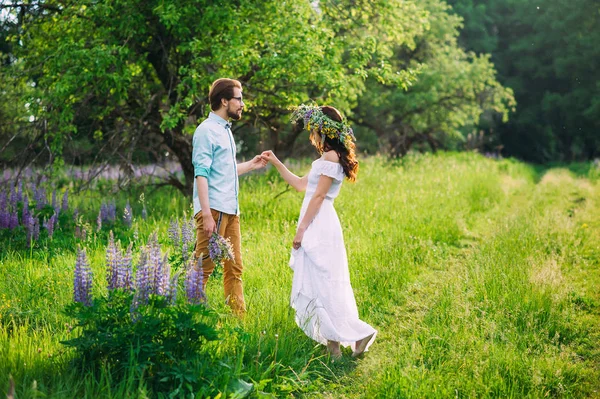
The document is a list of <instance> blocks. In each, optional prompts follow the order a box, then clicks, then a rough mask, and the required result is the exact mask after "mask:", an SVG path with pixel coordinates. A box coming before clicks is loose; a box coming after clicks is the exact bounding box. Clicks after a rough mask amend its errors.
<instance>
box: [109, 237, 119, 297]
mask: <svg viewBox="0 0 600 399" xmlns="http://www.w3.org/2000/svg"><path fill="white" fill-rule="evenodd" d="M120 261H121V251H120V250H119V248H118V247H117V245H116V244H115V236H114V234H113V232H112V230H111V231H110V233H109V235H108V245H107V246H106V284H107V287H108V289H109V290H112V289H115V288H118V286H119V264H120Z"/></svg>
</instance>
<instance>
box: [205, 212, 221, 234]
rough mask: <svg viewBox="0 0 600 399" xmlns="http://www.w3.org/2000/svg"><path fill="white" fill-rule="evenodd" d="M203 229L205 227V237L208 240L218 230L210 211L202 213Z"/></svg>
mask: <svg viewBox="0 0 600 399" xmlns="http://www.w3.org/2000/svg"><path fill="white" fill-rule="evenodd" d="M202 227H204V235H205V236H206V238H210V236H211V235H212V234H213V233H214V232H215V231H216V230H217V223H216V222H215V219H213V217H212V214H211V213H210V211H208V212H202Z"/></svg>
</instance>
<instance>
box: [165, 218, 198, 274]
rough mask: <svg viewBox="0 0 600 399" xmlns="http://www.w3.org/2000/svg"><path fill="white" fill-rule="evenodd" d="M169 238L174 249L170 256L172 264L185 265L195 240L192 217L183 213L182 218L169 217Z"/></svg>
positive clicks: (190, 255)
mask: <svg viewBox="0 0 600 399" xmlns="http://www.w3.org/2000/svg"><path fill="white" fill-rule="evenodd" d="M168 232H169V238H170V239H171V243H172V244H173V246H174V247H175V249H176V252H175V254H173V255H172V256H171V258H170V260H171V262H173V264H174V265H176V266H179V265H185V264H186V263H187V262H188V261H189V260H190V258H191V257H192V250H193V248H194V242H195V241H196V235H195V226H194V219H191V218H188V217H187V216H186V215H185V214H184V216H183V218H182V219H171V222H170V223H169V229H168Z"/></svg>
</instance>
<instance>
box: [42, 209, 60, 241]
mask: <svg viewBox="0 0 600 399" xmlns="http://www.w3.org/2000/svg"><path fill="white" fill-rule="evenodd" d="M56 222H57V217H56V213H53V214H52V216H50V218H49V219H48V220H47V221H46V222H44V227H45V228H46V231H47V232H48V237H49V238H52V234H54V227H55V224H56Z"/></svg>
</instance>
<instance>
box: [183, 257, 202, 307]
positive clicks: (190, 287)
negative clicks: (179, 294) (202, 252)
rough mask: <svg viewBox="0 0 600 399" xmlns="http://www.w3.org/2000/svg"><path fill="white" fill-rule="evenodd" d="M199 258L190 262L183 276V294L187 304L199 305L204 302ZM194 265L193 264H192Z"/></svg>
mask: <svg viewBox="0 0 600 399" xmlns="http://www.w3.org/2000/svg"><path fill="white" fill-rule="evenodd" d="M201 259H202V258H201V257H200V258H198V260H197V261H196V262H193V261H192V262H190V263H189V265H188V269H187V273H186V276H185V293H186V297H187V301H188V303H191V304H199V303H202V302H204V301H205V300H206V296H205V295H204V288H203V282H202V279H203V273H202V267H201V266H200V262H201ZM194 263H195V264H194Z"/></svg>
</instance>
